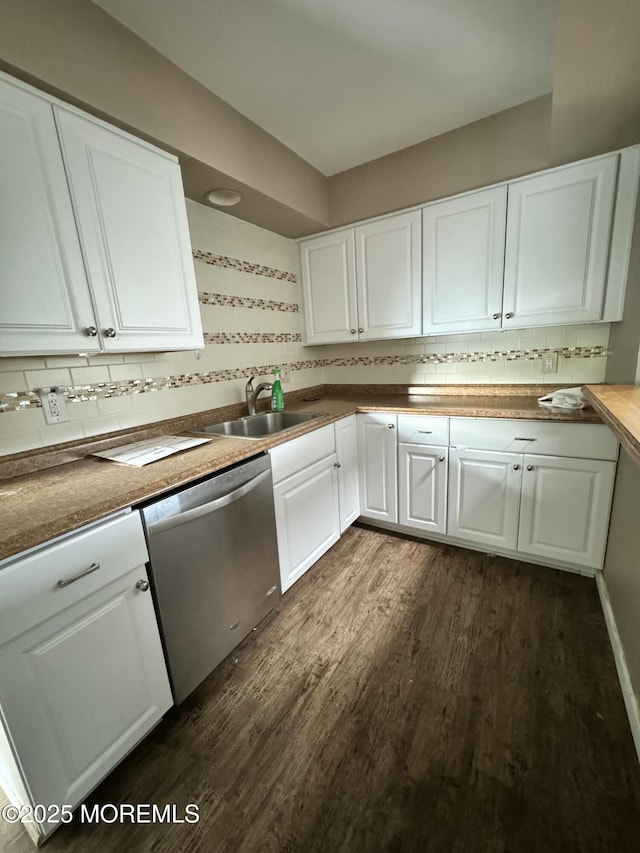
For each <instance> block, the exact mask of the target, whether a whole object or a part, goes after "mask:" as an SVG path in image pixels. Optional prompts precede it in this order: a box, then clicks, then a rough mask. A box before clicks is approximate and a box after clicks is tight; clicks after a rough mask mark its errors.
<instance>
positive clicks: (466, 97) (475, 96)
mask: <svg viewBox="0 0 640 853" xmlns="http://www.w3.org/2000/svg"><path fill="white" fill-rule="evenodd" d="M94 2H95V3H96V5H98V6H100V7H101V8H102V9H104V10H105V11H106V12H108V13H109V14H110V15H112V16H113V17H115V18H117V19H118V20H119V21H121V22H122V23H123V24H124V25H125V26H126V27H127V28H129V29H130V30H132V31H133V32H134V33H136V34H137V35H139V36H140V37H141V38H143V39H144V40H145V41H146V42H148V43H149V44H150V45H152V46H153V47H154V48H156V50H158V51H159V52H160V53H162V54H163V55H164V56H166V57H167V58H168V59H170V60H171V61H173V62H174V63H175V64H176V65H178V66H180V67H181V68H182V69H184V70H185V71H186V72H187V73H188V74H190V75H191V76H192V77H194V78H195V79H196V80H198V81H199V82H200V83H202V84H203V85H204V86H206V87H207V88H208V89H210V90H211V91H212V92H215V93H216V95H218V96H219V97H221V98H222V99H223V100H225V101H227V103H229V104H231V105H232V106H233V107H235V108H236V109H237V110H238V111H239V112H241V113H242V114H243V115H245V116H247V117H248V118H250V119H252V120H253V121H254V122H256V123H257V124H258V125H260V127H262V128H263V129H264V130H266V131H268V132H269V133H271V134H272V135H273V136H275V137H276V138H277V139H279V140H280V141H281V142H283V143H284V144H285V145H287V146H288V147H289V148H291V149H293V151H295V152H296V153H297V154H299V155H300V156H301V157H302V158H304V159H305V160H307V161H308V162H309V163H311V164H313V165H314V166H315V167H316V168H317V169H319V170H320V171H321V172H323V173H324V174H325V175H332V174H335V173H336V172H341V171H343V170H344V169H349V168H351V167H352V166H356V165H359V164H360V163H364V162H366V161H368V160H372V159H374V158H376V157H380V156H382V155H384V154H389V153H390V152H392V151H397V150H398V149H401V148H405V147H406V146H408V145H412V144H414V143H416V142H420V141H421V140H423V139H428V138H430V137H432V136H437V135H438V134H440V133H444V132H446V131H448V130H452V129H453V128H456V127H461V126H462V125H464V124H468V123H469V122H472V121H476V120H477V119H480V118H484V117H485V116H488V115H491V114H492V113H496V112H499V111H500V110H504V109H507V108H508V107H511V106H515V105H516V104H520V103H523V102H524V101H528V100H529V99H531V98H535V97H537V96H539V95H543V94H545V93H547V92H550V91H551V86H552V71H553V67H552V66H553V33H554V17H555V4H556V0H133V2H132V0H94Z"/></svg>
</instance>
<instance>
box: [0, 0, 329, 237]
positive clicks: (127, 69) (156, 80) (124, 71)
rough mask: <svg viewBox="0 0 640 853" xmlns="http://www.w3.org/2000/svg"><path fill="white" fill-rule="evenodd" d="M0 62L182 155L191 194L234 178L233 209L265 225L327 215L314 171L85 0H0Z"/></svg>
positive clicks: (310, 224) (305, 223)
mask: <svg viewBox="0 0 640 853" xmlns="http://www.w3.org/2000/svg"><path fill="white" fill-rule="evenodd" d="M0 64H2V65H3V66H4V67H5V68H6V69H7V70H9V71H13V72H16V71H17V73H18V76H21V77H23V78H24V79H27V80H29V81H30V82H34V83H35V84H36V85H40V86H42V87H43V88H46V89H47V90H48V91H53V92H54V93H56V94H59V95H60V96H61V97H63V98H64V99H65V100H72V101H74V102H75V103H77V104H80V105H81V106H83V107H85V108H88V109H89V110H90V111H92V112H94V113H96V114H98V115H101V116H103V117H105V118H108V119H109V120H110V121H113V122H115V123H116V124H119V125H120V126H123V127H126V128H128V129H130V130H132V132H134V133H137V134H139V135H143V136H145V137H146V138H149V139H151V140H153V141H156V142H158V143H159V144H160V145H162V146H163V147H164V148H168V149H169V150H172V151H175V152H179V153H180V154H184V155H186V157H187V158H188V160H187V161H186V170H185V183H186V184H187V185H188V187H189V192H190V194H191V196H192V197H194V198H195V199H196V200H198V201H202V200H203V194H204V192H205V191H206V190H208V189H212V188H213V187H215V186H219V185H220V183H222V184H223V185H225V186H237V185H242V186H244V187H246V188H247V190H251V193H250V194H249V195H250V198H249V199H248V201H247V202H246V203H245V205H244V210H243V211H238V214H239V215H240V216H241V217H242V218H247V219H249V220H250V221H254V220H255V221H257V222H259V224H261V225H263V226H264V225H267V224H270V225H271V227H272V228H273V224H272V222H271V221H269V217H271V219H272V221H273V222H275V223H276V224H278V222H279V220H280V218H281V217H283V216H284V217H285V221H287V217H288V219H294V220H295V216H296V215H299V216H300V217H301V221H300V223H299V224H298V225H294V226H293V227H291V224H289V225H288V226H287V227H288V228H289V230H290V231H291V232H292V234H291V236H297V234H298V233H302V232H306V233H308V232H309V230H319V229H321V228H322V227H323V226H325V225H326V223H327V222H328V218H329V216H328V195H327V184H326V178H325V177H324V176H323V175H322V174H321V173H320V172H318V171H317V170H316V169H314V168H313V167H312V166H310V165H309V164H308V163H306V162H305V161H304V160H302V159H301V158H300V157H298V156H297V155H296V154H294V153H293V152H292V151H291V150H290V149H288V148H286V147H285V146H284V145H282V143H280V142H278V141H277V140H276V139H275V138H274V137H273V136H271V135H270V134H268V133H266V132H265V131H264V130H262V129H261V128H259V127H258V126H257V125H256V124H254V123H253V122H251V121H249V120H248V119H247V118H245V117H244V116H242V115H241V114H240V113H238V112H237V111H236V110H234V109H232V108H231V107H230V106H229V105H228V104H226V103H225V102H224V101H222V100H221V99H220V98H218V97H217V96H216V95H213V94H212V93H211V92H209V91H208V90H207V89H205V88H204V87H203V86H201V85H200V84H199V83H197V82H196V81H195V80H194V79H193V78H191V77H189V76H188V75H187V74H185V73H184V72H183V71H181V70H180V69H179V68H178V67H177V66H175V65H173V64H172V63H171V62H169V61H168V60H167V59H165V58H164V57H162V56H161V55H160V54H159V53H158V52H157V51H155V50H154V49H153V48H151V47H150V46H149V45H147V44H146V43H145V42H144V41H142V40H141V39H139V38H138V37H137V36H135V35H134V34H133V33H131V32H130V31H129V30H127V29H126V28H125V27H123V26H122V25H121V24H119V23H118V22H117V21H115V20H114V19H113V18H111V17H110V16H109V15H107V14H106V13H105V12H103V11H102V10H101V9H99V8H98V7H97V6H94V5H93V4H92V3H89V2H86V0H55V2H52V0H2V2H1V3H0ZM198 167H199V168H198ZM208 170H212V171H208ZM265 220H267V221H265Z"/></svg>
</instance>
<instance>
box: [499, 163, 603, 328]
mask: <svg viewBox="0 0 640 853" xmlns="http://www.w3.org/2000/svg"><path fill="white" fill-rule="evenodd" d="M617 165H618V155H617V154H612V155H611V156H609V157H602V158H599V159H597V160H595V161H592V162H588V163H581V164H578V165H577V166H570V167H567V168H566V169H559V170H557V171H554V172H551V173H548V174H542V175H538V176H536V177H533V178H528V179H525V180H522V181H515V182H514V183H513V184H510V185H509V213H508V217H507V243H506V254H505V279H504V305H503V311H504V314H505V320H504V325H505V326H509V325H512V326H514V327H518V326H541V325H545V324H547V323H549V324H553V323H555V324H558V323H585V322H590V321H592V320H599V319H600V317H601V314H602V307H603V299H604V289H605V282H606V273H607V261H608V251H609V236H610V231H611V219H612V212H613V199H614V192H615V179H616V171H617ZM507 314H512V318H511V319H508V318H507V316H506V315H507Z"/></svg>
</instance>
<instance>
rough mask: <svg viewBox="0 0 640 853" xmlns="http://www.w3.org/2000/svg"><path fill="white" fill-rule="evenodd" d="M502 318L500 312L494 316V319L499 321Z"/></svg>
mask: <svg viewBox="0 0 640 853" xmlns="http://www.w3.org/2000/svg"><path fill="white" fill-rule="evenodd" d="M500 317H502V314H500V313H499V312H498V313H497V314H494V315H493V319H494V320H499V319H500Z"/></svg>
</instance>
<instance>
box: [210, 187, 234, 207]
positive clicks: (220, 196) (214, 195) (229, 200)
mask: <svg viewBox="0 0 640 853" xmlns="http://www.w3.org/2000/svg"><path fill="white" fill-rule="evenodd" d="M205 198H206V199H207V201H208V202H209V203H210V204H215V205H217V206H218V207H233V205H234V204H239V202H241V201H242V193H239V192H237V190H224V189H219V190H209V192H208V193H207V194H206V196H205Z"/></svg>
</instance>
